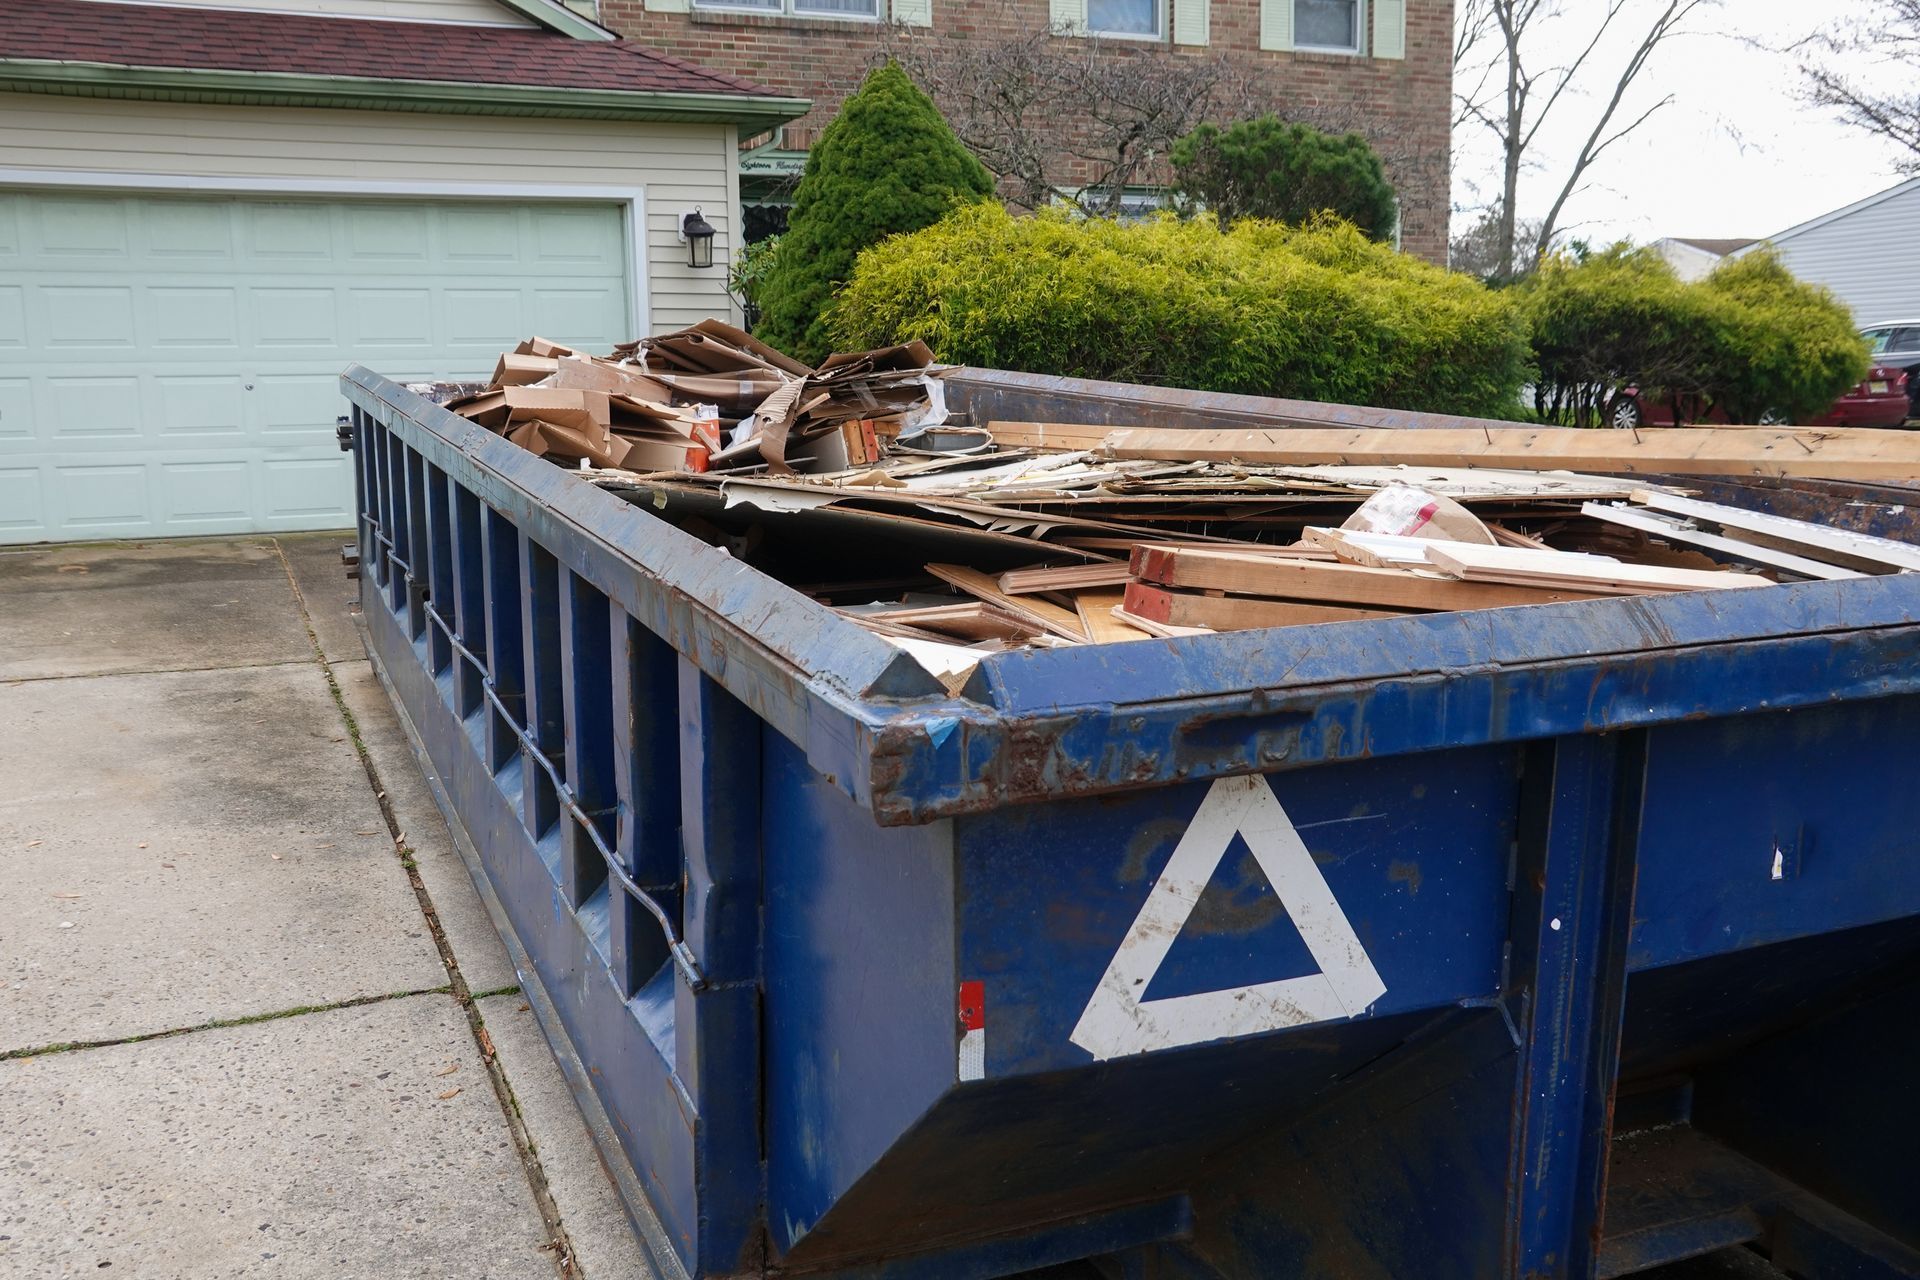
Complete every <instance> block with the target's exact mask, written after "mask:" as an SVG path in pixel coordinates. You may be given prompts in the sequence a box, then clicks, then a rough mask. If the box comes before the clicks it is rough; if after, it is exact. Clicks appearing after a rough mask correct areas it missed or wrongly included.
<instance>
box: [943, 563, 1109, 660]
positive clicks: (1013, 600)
mask: <svg viewBox="0 0 1920 1280" xmlns="http://www.w3.org/2000/svg"><path fill="white" fill-rule="evenodd" d="M927 572H928V573H930V574H932V575H933V576H934V577H936V578H938V579H940V581H942V582H944V583H947V584H948V585H949V586H953V587H958V588H959V589H960V590H962V591H964V592H966V593H967V594H968V595H971V596H975V597H978V598H979V599H981V600H985V601H986V602H987V603H988V604H990V605H993V606H994V607H995V608H997V609H999V610H1001V611H1002V612H1004V613H1010V614H1012V615H1013V616H1014V617H1016V618H1019V619H1021V620H1022V621H1023V622H1029V623H1031V624H1033V625H1034V626H1036V627H1038V628H1039V629H1040V630H1042V631H1046V632H1050V633H1052V634H1053V635H1056V636H1059V637H1061V638H1062V639H1065V640H1077V641H1079V642H1080V643H1081V644H1085V643H1087V641H1088V640H1089V639H1090V638H1091V637H1089V636H1088V635H1087V629H1086V628H1085V627H1083V626H1081V625H1080V615H1079V614H1077V613H1075V612H1074V611H1073V610H1071V609H1062V608H1061V607H1060V606H1059V605H1057V604H1052V603H1050V602H1048V601H1046V600H1041V599H1039V598H1037V597H1034V596H1010V595H1008V594H1007V593H1006V592H1004V591H1002V590H1001V589H1000V584H999V583H998V582H996V581H994V580H993V579H992V578H991V577H989V576H988V575H986V574H984V573H982V572H980V571H979V570H978V569H969V568H967V567H966V566H965V565H959V564H930V565H928V566H927Z"/></svg>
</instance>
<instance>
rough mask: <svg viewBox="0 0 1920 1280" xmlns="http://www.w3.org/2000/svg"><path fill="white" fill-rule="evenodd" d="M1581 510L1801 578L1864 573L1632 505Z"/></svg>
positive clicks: (1825, 578) (1599, 504)
mask: <svg viewBox="0 0 1920 1280" xmlns="http://www.w3.org/2000/svg"><path fill="white" fill-rule="evenodd" d="M1580 513H1581V514H1582V515H1585V516H1591V517H1592V518H1593V519H1595V520H1601V521H1604V522H1606V523H1607V524H1616V525H1619V526H1620V527H1621V528H1623V529H1637V530H1639V531H1640V532H1641V533H1644V534H1647V535H1648V536H1650V537H1655V538H1660V539H1663V540H1664V541H1667V542H1671V543H1673V544H1674V545H1675V546H1686V547H1699V548H1701V549H1703V550H1706V551H1718V552H1720V553H1721V554H1722V555H1725V556H1731V557H1732V558H1734V559H1736V560H1740V561H1744V562H1745V563H1747V564H1757V565H1760V566H1762V567H1764V568H1768V569H1782V570H1785V571H1786V572H1787V573H1792V574H1797V575H1799V576H1800V577H1802V578H1815V579H1819V580H1821V581H1825V582H1838V581H1840V580H1842V579H1844V578H1864V577H1866V576H1867V575H1866V574H1864V573H1860V572H1858V571H1856V570H1853V569H1843V568H1841V567H1840V566H1839V565H1837V564H1827V563H1826V562H1825V561H1821V560H1809V559H1807V558H1806V557H1805V556H1797V555H1795V554H1793V553H1792V552H1791V551H1778V550H1775V549H1774V548H1772V547H1763V546H1760V545H1758V544H1757V543H1751V542H1741V541H1739V540H1738V539H1735V538H1726V537H1722V536H1721V535H1719V534H1717V533H1708V532H1706V531H1705V530H1702V529H1688V528H1682V527H1679V526H1677V525H1674V524H1672V523H1671V522H1670V521H1668V520H1663V519H1661V518H1660V517H1659V516H1656V515H1652V514H1650V513H1648V512H1646V511H1643V510H1639V509H1636V508H1633V507H1615V506H1610V505H1608V504H1606V503H1602V502H1589V503H1587V504H1586V505H1585V506H1583V507H1581V508H1580Z"/></svg>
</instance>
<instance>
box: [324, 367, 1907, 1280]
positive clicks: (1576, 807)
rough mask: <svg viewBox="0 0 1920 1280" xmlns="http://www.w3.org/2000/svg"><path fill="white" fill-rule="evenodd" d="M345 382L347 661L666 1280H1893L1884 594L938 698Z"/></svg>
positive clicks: (1820, 592)
mask: <svg viewBox="0 0 1920 1280" xmlns="http://www.w3.org/2000/svg"><path fill="white" fill-rule="evenodd" d="M344 385H345V389H346V391H347V394H348V396H349V398H350V399H351V400H352V402H353V405H354V416H353V431H352V435H353V444H354V448H355V453H356V463H357V465H356V483H357V486H358V492H359V494H360V518H361V524H360V530H359V536H360V542H361V548H362V559H363V562H364V565H365V568H364V570H363V575H362V592H363V603H364V605H365V610H366V617H367V628H368V636H369V644H370V648H371V651H372V654H373V657H374V659H375V661H376V663H377V665H378V667H379V669H380V670H381V672H382V675H383V678H384V679H385V680H386V681H387V683H388V685H389V688H390V690H391V691H392V693H393V696H394V698H395V699H396V701H397V702H398V703H399V705H400V706H401V708H402V709H403V711H404V712H405V715H406V719H407V721H408V723H409V725H410V726H411V727H412V729H413V731H414V732H415V733H416V735H417V739H418V745H419V747H420V749H421V751H422V753H423V756H424V757H425V759H426V762H427V764H428V765H429V766H430V768H431V769H432V771H433V772H434V774H435V775H436V776H437V778H438V779H439V785H440V787H441V788H442V790H443V792H444V795H445V797H446V802H447V806H448V808H449V810H450V812H449V817H450V819H451V820H452V821H453V822H454V823H455V825H456V828H457V829H458V831H459V832H460V834H461V836H462V838H463V840H464V841H465V842H466V843H468V844H470V846H471V848H472V849H473V850H474V851H475V854H476V856H477V859H478V867H477V870H478V871H479V873H480V874H481V875H482V876H483V877H484V878H485V880H486V882H487V883H488V885H489V886H490V888H491V889H492V891H493V892H494V894H495V896H496V897H497V899H498V901H499V902H500V904H501V906H502V909H503V911H504V913H505V915H506V917H507V919H508V922H509V924H510V926H511V929H512V931H513V933H514V935H515V938H516V939H517V942H518V944H519V946H520V947H521V948H522V949H524V952H525V954H526V955H527V956H528V957H529V959H530V962H531V965H532V969H533V973H532V975H531V978H532V979H533V980H534V981H536V982H537V984H538V986H539V987H540V988H541V989H542V991H543V992H544V993H545V996H546V1000H545V1001H541V1002H538V1003H539V1004H540V1007H542V1008H545V1007H546V1006H547V1004H548V1003H549V1002H550V1004H551V1007H552V1009H553V1011H554V1015H555V1016H554V1024H553V1025H550V1026H549V1027H548V1031H549V1034H550V1035H551V1036H553V1037H554V1038H556V1040H562V1041H564V1042H566V1043H567V1044H568V1045H569V1046H570V1048H571V1050H572V1051H573V1052H575V1053H577V1054H578V1057H579V1058H580V1060H581V1061H583V1062H584V1063H585V1064H586V1065H587V1076H586V1078H587V1079H588V1080H589V1081H590V1082H591V1087H592V1089H593V1090H594V1092H595V1094H596V1095H597V1098H598V1100H599V1102H600V1104H601V1105H602V1106H603V1107H604V1109H605V1111H606V1113H607V1115H608V1117H609V1120H610V1129H611V1133H612V1135H613V1137H612V1139H611V1142H612V1144H613V1145H612V1146H611V1147H610V1149H609V1150H608V1151H607V1156H608V1158H609V1159H610V1160H612V1161H615V1162H622V1163H625V1164H627V1165H630V1166H631V1169H632V1171H633V1174H634V1177H635V1180H636V1181H637V1184H638V1185H639V1186H640V1187H642V1188H643V1189H644V1193H645V1197H646V1204H645V1206H635V1209H636V1217H637V1218H639V1219H641V1220H643V1221H645V1222H647V1223H649V1224H650V1223H651V1222H652V1221H653V1219H654V1218H655V1217H656V1216H657V1219H658V1223H659V1230H658V1231H657V1232H656V1233H654V1234H652V1235H650V1236H649V1239H650V1241H651V1243H652V1244H653V1247H654V1249H655V1254H656V1257H655V1261H656V1264H657V1265H658V1267H659V1269H660V1270H661V1271H662V1273H663V1274H665V1275H669V1276H671V1275H685V1276H692V1277H719V1276H749V1275H752V1276H759V1275H769V1274H772V1273H775V1272H780V1273H795V1274H822V1275H834V1276H844V1277H853V1276H861V1277H866V1276H872V1277H874V1278H875V1280H879V1278H880V1277H882V1276H884V1277H888V1278H896V1277H897V1278H898V1280H908V1278H909V1277H911V1278H912V1280H920V1278H921V1277H925V1278H927V1280H947V1278H962V1277H989V1276H997V1275H1006V1274H1011V1273H1013V1272H1017V1271H1021V1270H1025V1269H1030V1268H1035V1267H1041V1266H1047V1265H1051V1264H1055V1263H1060V1262H1067V1261H1073V1260H1077V1259H1083V1258H1096V1259H1098V1260H1099V1265H1100V1266H1101V1267H1102V1268H1103V1269H1104V1270H1106V1271H1107V1272H1108V1273H1109V1274H1110V1275H1112V1276H1114V1277H1130V1278H1134V1280H1149V1277H1166V1278H1167V1280H1173V1278H1175V1277H1180V1278H1192V1280H1201V1278H1203V1277H1243V1276H1264V1275H1277V1276H1310V1277H1340V1278H1345V1277H1374V1276H1393V1277H1407V1276H1420V1277H1432V1278H1434V1280H1482V1278H1483V1277H1491V1276H1510V1277H1516V1278H1517V1277H1535V1276H1555V1277H1559V1276H1570V1277H1594V1276H1603V1275H1626V1274H1632V1273H1633V1272H1635V1271H1638V1270H1642V1269H1645V1268H1647V1267H1651V1266H1654V1265H1657V1264H1659V1263H1662V1262H1665V1261H1670V1260H1673V1259H1676V1258H1681V1257H1685V1256H1689V1255H1690V1254H1692V1253H1696V1252H1700V1251H1702V1250H1704V1249H1708V1248H1718V1247H1726V1246H1743V1245H1748V1244H1752V1245H1754V1246H1756V1247H1760V1248H1763V1249H1767V1250H1770V1251H1772V1253H1773V1256H1774V1258H1775V1260H1776V1262H1779V1263H1781V1265H1783V1266H1787V1267H1788V1269H1789V1270H1795V1271H1796V1273H1798V1274H1804V1275H1808V1276H1815V1277H1819V1276H1825V1275H1855V1274H1859V1275H1886V1276H1905V1277H1916V1276H1920V1252H1916V1249H1920V1198H1916V1194H1915V1193H1914V1191H1913V1190H1912V1188H1913V1186H1914V1185H1915V1184H1914V1181H1913V1180H1912V1179H1911V1178H1910V1177H1908V1176H1906V1174H1905V1171H1904V1169H1903V1168H1902V1167H1901V1161H1900V1158H1899V1157H1898V1156H1897V1155H1895V1154H1893V1151H1894V1150H1895V1149H1896V1148H1897V1147H1898V1145H1899V1144H1901V1143H1904V1144H1905V1147H1906V1149H1907V1150H1911V1148H1912V1145H1913V1143H1914V1142H1915V1141H1916V1140H1920V1132H1917V1131H1915V1130H1914V1126H1913V1119H1912V1118H1913V1116H1914V1115H1916V1114H1920V1111H1917V1110H1916V1109H1915V1108H1913V1106H1912V1103H1911V1099H1910V1098H1909V1097H1908V1096H1907V1094H1908V1091H1909V1089H1910V1085H1909V1084H1908V1083H1907V1082H1906V1081H1907V1076H1906V1074H1904V1073H1905V1071H1906V1068H1905V1066H1904V1065H1902V1064H1906V1063H1910V1062H1911V1060H1912V1055H1913V1054H1914V1053H1915V1052H1916V1051H1920V1045H1916V1044H1915V1042H1914V1032H1913V1027H1914V1026H1916V1025H1920V1018H1917V1017H1916V1015H1920V854H1916V849H1917V848H1920V845H1917V844H1916V838H1915V836H1914V834H1913V833H1914V832H1915V831H1916V830H1920V790H1916V789H1914V788H1912V787H1910V786H1908V785H1906V783H1905V780H1904V773H1905V762H1906V761H1907V760H1910V759H1912V758H1913V755H1914V748H1915V746H1916V745H1920V744H1916V743H1915V742H1914V741H1913V739H1914V735H1915V733H1916V732H1920V730H1916V729H1915V728H1914V727H1913V726H1914V725H1915V724H1920V716H1916V715H1915V714H1914V713H1915V711H1916V709H1917V708H1916V705H1915V702H1916V698H1920V661H1916V658H1920V625H1917V623H1920V578H1916V577H1900V578H1881V579H1866V580H1860V581H1849V582H1843V583H1817V584H1808V585H1803V586H1796V587H1781V588H1775V589H1770V590H1760V591H1752V592H1730V593H1725V594H1718V593H1714V594H1703V595H1698V596H1676V597H1670V598H1663V599H1656V600H1638V599H1636V600H1621V601H1602V602H1592V603H1587V604H1574V605H1564V606H1547V607H1540V608H1531V609H1519V610H1502V611H1495V612H1488V613H1480V614H1463V615H1451V616H1436V617H1422V618H1408V619H1395V620H1384V621H1380V622H1366V623H1353V624H1342V625H1337V626H1323V627H1306V628H1294V629H1290V630H1286V631H1278V632H1250V633H1239V634H1234V635H1221V636H1207V637H1196V638H1191V639H1186V640H1174V641H1164V642H1140V643H1135V644H1130V645H1123V646H1111V647H1100V648H1091V647H1089V648H1081V649H1073V650H1061V651H1041V652H1035V653H1020V654H1005V655H998V656H995V657H993V658H990V659H989V660H988V661H986V662H985V663H983V665H982V667H981V670H980V673H979V674H978V676H977V677H976V678H975V679H974V681H973V682H972V683H971V684H970V685H969V687H968V688H967V689H966V690H965V691H964V692H963V695H962V696H959V697H953V696H949V695H947V694H946V693H945V692H944V691H943V690H942V689H941V688H940V686H939V685H938V684H937V683H936V682H935V681H933V680H932V679H931V678H930V677H927V676H926V675H925V674H924V673H923V672H921V671H920V670H919V669H918V667H917V666H915V665H914V664H913V663H912V662H911V661H909V660H907V659H906V658H905V657H904V655H901V654H899V653H897V652H895V651H894V650H893V649H892V648H891V646H888V645H887V644H885V643H884V642H882V641H880V640H878V639H877V638H875V637H873V636H871V635H869V634H868V633H867V632H865V631H863V630H861V629H859V628H856V627H853V626H851V625H849V624H847V623H846V622H845V621H844V620H842V619H840V618H839V617H838V616H837V615H835V614H833V613H832V612H831V611H829V610H826V609H824V608H822V607H820V606H817V605H815V604H813V603H812V602H811V601H808V600H806V599H804V598H802V597H800V596H799V595H797V594H796V593H794V592H792V591H790V590H788V589H787V588H785V587H782V586H780V585H779V584H777V583H775V582H772V581H771V580H769V579H767V578H765V577H763V576H761V575H759V574H758V573H756V572H754V571H753V570H751V569H748V568H746V567H745V566H743V565H741V564H739V563H738V562H736V561H733V560H731V559H730V558H728V557H727V556H725V555H724V554H722V553H720V552H718V551H715V550H714V549H713V548H711V547H708V546H706V545H705V544H703V543H700V542H699V541H697V540H695V539H693V538H691V537H688V536H686V535H684V534H682V533H680V532H679V531H678V530H676V529H674V528H672V527H671V526H669V525H667V524H665V523H664V522H661V521H658V520H654V519H651V518H650V517H648V516H647V515H646V514H644V512H642V511H638V510H636V509H635V508H633V507H632V506H630V505H628V504H627V503H625V502H623V501H621V500H619V499H618V498H615V497H613V496H610V495H608V494H606V493H603V492H600V491H598V490H595V489H593V488H591V487H590V486H588V485H585V484H583V483H581V482H580V481H579V480H578V479H577V478H576V477H573V476H570V475H568V474H567V473H565V472H564V471H562V470H560V469H558V468H555V467H553V466H551V465H550V464H548V463H546V462H544V461H541V460H539V459H535V458H532V457H531V456H529V455H527V454H525V453H524V452H523V451H521V450H519V449H517V448H515V447H514V446H511V445H508V444H506V443H505V442H504V441H502V440H500V439H498V438H496V437H494V436H492V435H491V434H490V433H487V432H485V431H483V430H481V429H478V428H475V427H473V426H472V425H471V424H468V423H466V422H464V421H462V420H461V419H458V418H456V417H454V416H452V415H450V414H448V413H446V412H444V411H443V410H440V409H437V408H435V407H434V406H432V405H431V404H429V403H427V402H425V401H423V400H421V399H419V398H418V397H415V396H413V395H411V394H409V393H408V392H406V391H405V390H403V389H402V388H399V387H396V386H394V385H393V384H391V383H389V382H386V381H384V380H382V379H380V378H378V377H377V376H376V375H373V374H370V373H368V372H366V371H364V370H354V371H350V373H349V374H348V376H347V377H346V379H345V380H344ZM1040 390H1041V391H1044V388H1041V389H1040ZM1035 394H1038V392H1035ZM1188 408H1189V409H1191V410H1192V411H1194V412H1201V413H1203V412H1204V410H1205V408H1206V406H1204V405H1200V406H1188ZM1237 411H1238V409H1236V412H1237ZM1768 500H1769V501H1774V502H1778V501H1779V500H1780V496H1779V494H1778V493H1773V494H1771V495H1770V496H1769V498H1768ZM969 993H971V994H969ZM982 1009H983V1010H984V1012H980V1011H981V1010H982ZM1795 1090H1800V1091H1802V1092H1805V1091H1808V1090H1812V1091H1816V1092H1817V1096H1814V1097H1809V1098H1796V1097H1794V1096H1793V1095H1794V1092H1795ZM1889 1142H1891V1143H1892V1144H1893V1146H1892V1147H1890V1146H1889ZM1789 1264H1790V1265H1789Z"/></svg>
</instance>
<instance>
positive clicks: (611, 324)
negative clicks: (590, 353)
mask: <svg viewBox="0 0 1920 1280" xmlns="http://www.w3.org/2000/svg"><path fill="white" fill-rule="evenodd" d="M533 315H534V329H535V331H536V332H538V333H540V334H541V335H542V336H545V337H554V335H556V334H562V333H564V334H568V335H570V336H569V337H567V338H564V339H562V338H555V339H554V340H555V341H565V342H571V343H578V344H579V345H581V346H585V347H589V348H599V349H601V350H605V349H606V348H608V347H611V346H612V345H613V344H614V343H616V342H619V341H621V338H620V336H619V335H620V334H621V332H622V331H623V330H625V328H626V327H627V307H626V299H625V298H623V297H621V296H620V294H619V293H617V292H616V291H614V290H613V289H538V290H535V291H534V296H533ZM489 372H491V371H489Z"/></svg>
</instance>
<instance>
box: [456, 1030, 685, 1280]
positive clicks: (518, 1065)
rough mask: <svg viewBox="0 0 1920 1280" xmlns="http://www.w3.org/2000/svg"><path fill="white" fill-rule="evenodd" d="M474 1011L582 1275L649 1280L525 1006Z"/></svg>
mask: <svg viewBox="0 0 1920 1280" xmlns="http://www.w3.org/2000/svg"><path fill="white" fill-rule="evenodd" d="M479 1008H480V1014H481V1016H482V1017H483V1018H484V1019H486V1024H487V1034H488V1035H489V1036H490V1037H492V1039H493V1047H494V1051H495V1052H496V1053H497V1054H498V1056H499V1061H500V1067H501V1069H502V1070H503V1071H504V1072H505V1073H506V1076H507V1083H508V1084H509V1085H510V1086H512V1088H513V1098H514V1101H515V1103H517V1104H518V1106H519V1108H520V1122H521V1123H522V1124H523V1125H525V1126H526V1130H527V1137H528V1139H529V1141H531V1142H532V1144H533V1149H534V1151H535V1152H536V1153H537V1154H538V1155H539V1157H540V1167H541V1168H542V1169H543V1170H544V1171H545V1172H546V1175H547V1189H548V1191H549V1192H550V1193H551V1194H552V1196H553V1202H554V1204H555V1205H556V1206H557V1207H558V1208H559V1210H560V1225H561V1226H562V1227H563V1228H565V1230H566V1233H567V1238H568V1240H569V1241H570V1242H571V1243H572V1245H573V1257H574V1261H575V1263H576V1264H577V1265H578V1268H579V1271H580V1274H581V1276H582V1277H584V1280H606V1278H612V1277H618V1280H644V1278H645V1277H648V1276H651V1275H652V1274H653V1268H652V1266H651V1265H650V1264H649V1262H648V1260H647V1254H646V1250H645V1249H643V1248H642V1247H641V1244H640V1241H639V1239H638V1238H637V1237H636V1236H635V1235H634V1233H633V1226H632V1224H630V1223H629V1222H628V1221H627V1214H626V1210H625V1209H624V1208H622V1207H621V1204H620V1196H619V1194H618V1193H617V1192H616V1191H615V1190H614V1188H613V1182H612V1181H611V1180H610V1179H609V1178H608V1177H607V1171H606V1170H605V1169H604V1168H602V1167H601V1164H600V1157H599V1153H598V1152H597V1151H596V1150H595V1148H594V1145H593V1135H592V1134H590V1133H588V1132H587V1125H586V1121H584V1120H582V1119H581V1118H580V1111H579V1108H578V1107H577V1106H576V1105H575V1103H574V1101H573V1094H572V1093H570V1092H569V1091H568V1089H567V1078H566V1077H565V1076H564V1075H562V1074H561V1073H560V1067H559V1065H558V1064H557V1063H555V1062H554V1060H553V1053H552V1051H551V1050H550V1049H548V1048H547V1040H546V1037H545V1036H544V1035H542V1034H541V1032H540V1024H539V1023H538V1022H536V1021H535V1020H534V1016H533V1012H532V1010H531V1009H530V1008H529V1006H528V1004H527V1002H526V1001H525V1000H523V999H521V998H520V997H519V996H494V997H492V998H490V999H487V1000H482V1001H480V1002H479Z"/></svg>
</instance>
